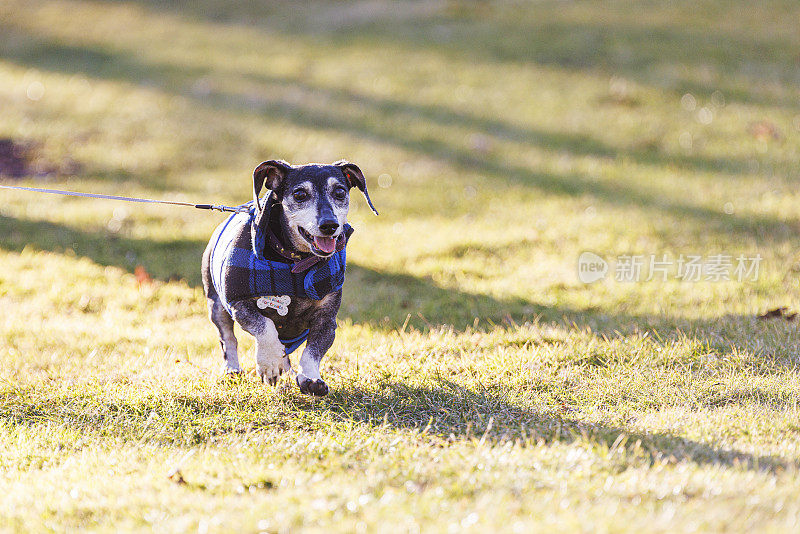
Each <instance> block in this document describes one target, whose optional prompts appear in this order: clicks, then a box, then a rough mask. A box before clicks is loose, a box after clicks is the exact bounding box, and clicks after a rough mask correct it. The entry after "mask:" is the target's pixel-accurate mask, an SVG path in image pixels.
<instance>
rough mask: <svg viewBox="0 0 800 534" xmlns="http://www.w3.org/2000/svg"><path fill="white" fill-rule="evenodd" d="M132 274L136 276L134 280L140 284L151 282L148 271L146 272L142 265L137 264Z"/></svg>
mask: <svg viewBox="0 0 800 534" xmlns="http://www.w3.org/2000/svg"><path fill="white" fill-rule="evenodd" d="M133 275H134V276H135V277H136V282H137V283H138V284H139V285H140V286H142V285H145V284H152V283H153V279H152V278H151V277H150V273H148V272H147V269H145V268H144V266H143V265H137V266H136V268H135V269H134V270H133Z"/></svg>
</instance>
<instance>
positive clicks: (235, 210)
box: [0, 185, 250, 213]
mask: <svg viewBox="0 0 800 534" xmlns="http://www.w3.org/2000/svg"><path fill="white" fill-rule="evenodd" d="M0 189H18V190H20V191H32V192H34V193H49V194H52V195H65V196H69V197H88V198H102V199H105V200H122V201H124V202H143V203H148V204H171V205H173V206H189V207H191V208H197V209H200V210H216V211H227V212H231V213H246V212H248V211H250V208H249V207H245V206H236V207H231V206H218V205H215V204H193V203H191V202H179V201H176V200H153V199H150V198H135V197H119V196H116V195H99V194H96V193H81V192H78V191H61V190H59V189H42V188H39V187H22V186H18V185H0Z"/></svg>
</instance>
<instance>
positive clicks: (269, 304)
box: [256, 295, 292, 316]
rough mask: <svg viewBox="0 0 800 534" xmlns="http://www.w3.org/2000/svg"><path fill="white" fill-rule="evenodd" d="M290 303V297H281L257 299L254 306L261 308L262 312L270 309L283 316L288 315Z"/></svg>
mask: <svg viewBox="0 0 800 534" xmlns="http://www.w3.org/2000/svg"><path fill="white" fill-rule="evenodd" d="M290 302H292V297H290V296H289V295H282V296H280V297H274V296H269V297H258V300H257V301H256V306H258V307H259V308H261V309H262V310H266V309H267V308H272V309H274V310H277V311H278V315H280V316H284V315H286V314H287V313H289V303H290Z"/></svg>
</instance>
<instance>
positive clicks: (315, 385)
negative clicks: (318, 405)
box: [297, 374, 328, 397]
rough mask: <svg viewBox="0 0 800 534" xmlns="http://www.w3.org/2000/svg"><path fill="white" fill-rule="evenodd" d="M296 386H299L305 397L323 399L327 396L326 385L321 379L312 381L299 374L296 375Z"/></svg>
mask: <svg viewBox="0 0 800 534" xmlns="http://www.w3.org/2000/svg"><path fill="white" fill-rule="evenodd" d="M297 385H298V386H300V391H301V392H302V393H305V394H306V395H314V396H315V397H324V396H325V395H327V394H328V384H326V383H325V382H324V381H323V380H322V379H321V378H319V379H317V380H313V379H311V378H308V377H305V376H303V375H301V374H298V375H297Z"/></svg>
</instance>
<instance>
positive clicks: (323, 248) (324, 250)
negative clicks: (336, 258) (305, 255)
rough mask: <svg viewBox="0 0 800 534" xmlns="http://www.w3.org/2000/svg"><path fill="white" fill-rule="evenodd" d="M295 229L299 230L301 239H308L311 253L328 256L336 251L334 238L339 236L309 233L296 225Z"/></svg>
mask: <svg viewBox="0 0 800 534" xmlns="http://www.w3.org/2000/svg"><path fill="white" fill-rule="evenodd" d="M297 229H298V230H299V232H300V235H301V236H303V239H305V240H306V241H308V244H309V246H310V247H311V252H312V253H313V254H315V255H317V256H323V257H326V256H330V255H331V254H333V253H334V252H335V251H336V238H337V237H339V236H335V235H332V236H321V235H311V234H310V233H309V232H307V231H306V229H305V228H303V227H302V226H298V227H297Z"/></svg>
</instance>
